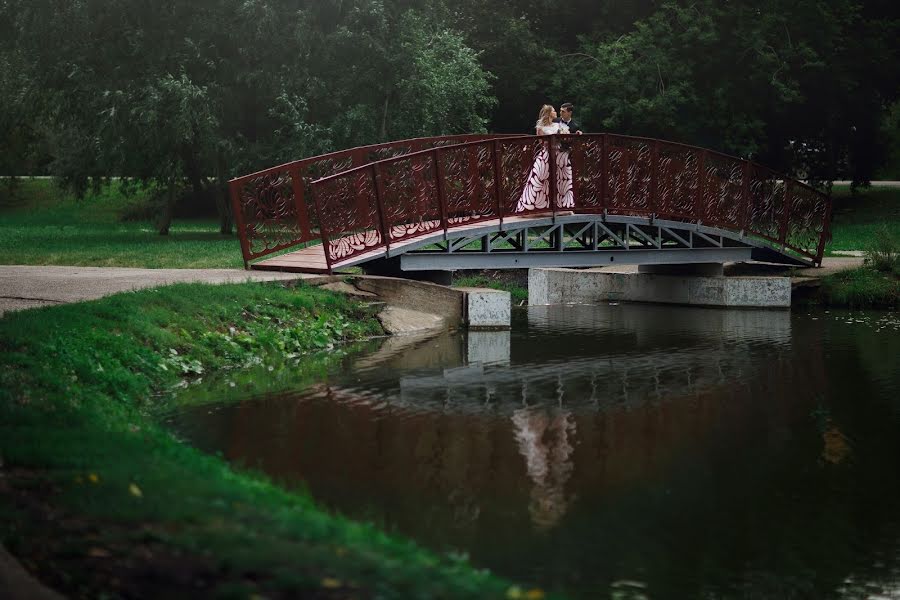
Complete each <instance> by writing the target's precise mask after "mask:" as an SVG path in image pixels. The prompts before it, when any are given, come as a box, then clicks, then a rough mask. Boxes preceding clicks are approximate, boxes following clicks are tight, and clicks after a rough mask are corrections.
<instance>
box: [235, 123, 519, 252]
mask: <svg viewBox="0 0 900 600" xmlns="http://www.w3.org/2000/svg"><path fill="white" fill-rule="evenodd" d="M497 137H502V136H498V135H497V134H493V135H483V134H467V135H450V136H441V137H433V138H419V139H413V140H402V141H397V142H389V143H386V144H375V145H372V146H363V147H360V148H351V149H348V150H341V151H339V152H332V153H330V154H324V155H321V156H314V157H310V158H305V159H302V160H298V161H294V162H291V163H287V164H284V165H279V166H277V167H272V168H270V169H265V170H263V171H259V172H257V173H252V174H250V175H244V176H242V177H237V178H235V179H233V180H231V182H230V186H231V201H232V208H233V210H234V218H235V225H236V226H237V230H238V236H239V237H240V240H241V249H242V251H243V254H244V262H245V264H248V263H249V262H250V261H251V260H253V259H256V258H260V257H263V256H266V255H268V254H272V253H273V252H278V251H280V250H283V249H285V248H289V247H291V246H296V245H300V244H304V243H307V242H312V241H316V240H319V239H320V237H321V235H320V232H319V216H318V214H317V213H316V210H315V207H314V205H313V203H312V202H310V201H308V199H307V193H308V191H309V184H310V183H311V182H312V181H314V180H316V179H321V178H323V177H329V176H331V175H335V174H337V173H343V172H345V171H347V170H349V169H351V168H354V167H359V166H363V165H367V164H370V163H372V162H375V161H380V160H385V159H389V158H393V157H396V156H402V155H406V154H411V153H414V152H420V151H422V150H427V149H429V148H435V147H439V146H445V145H455V144H459V143H462V142H470V141H475V140H485V139H495V138H497Z"/></svg>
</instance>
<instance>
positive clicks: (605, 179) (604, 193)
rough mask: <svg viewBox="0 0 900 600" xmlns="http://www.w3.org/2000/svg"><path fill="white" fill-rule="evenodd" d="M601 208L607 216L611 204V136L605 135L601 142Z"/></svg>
mask: <svg viewBox="0 0 900 600" xmlns="http://www.w3.org/2000/svg"><path fill="white" fill-rule="evenodd" d="M600 179H601V180H600V207H601V208H602V209H603V215H604V216H606V207H607V205H608V203H609V134H607V133H604V134H603V138H602V139H601V141H600Z"/></svg>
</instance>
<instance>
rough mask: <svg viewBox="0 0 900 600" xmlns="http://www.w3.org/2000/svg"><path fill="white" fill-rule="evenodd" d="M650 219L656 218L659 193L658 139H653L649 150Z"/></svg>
mask: <svg viewBox="0 0 900 600" xmlns="http://www.w3.org/2000/svg"><path fill="white" fill-rule="evenodd" d="M650 152H651V153H650V219H651V220H652V219H654V218H656V202H657V198H658V194H659V140H653V149H652V150H651V151H650Z"/></svg>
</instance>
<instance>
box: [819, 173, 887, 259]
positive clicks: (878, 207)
mask: <svg viewBox="0 0 900 600" xmlns="http://www.w3.org/2000/svg"><path fill="white" fill-rule="evenodd" d="M833 198H834V202H833V205H832V213H833V214H832V216H833V220H832V238H831V241H830V242H829V243H828V245H827V246H826V248H825V250H826V252H833V251H835V250H865V249H866V247H867V246H868V245H869V244H870V243H871V242H872V240H873V238H874V236H875V233H876V232H877V231H878V230H879V229H886V230H887V232H888V234H889V235H891V236H893V237H894V239H900V188H888V187H881V188H879V187H871V188H868V189H861V190H860V191H859V192H858V193H857V194H856V195H853V194H851V192H850V187H849V186H841V187H837V186H836V187H835V188H834V191H833Z"/></svg>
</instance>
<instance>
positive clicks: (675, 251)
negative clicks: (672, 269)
mask: <svg viewBox="0 0 900 600" xmlns="http://www.w3.org/2000/svg"><path fill="white" fill-rule="evenodd" d="M752 254H753V248H751V247H749V246H744V247H728V248H690V249H688V248H670V249H665V250H660V249H640V250H638V249H632V250H577V251H571V250H570V251H566V252H552V251H550V252H534V251H531V252H508V251H507V252H453V253H445V252H411V253H409V254H403V255H401V256H400V268H401V269H402V270H404V271H437V270H455V269H527V268H532V267H608V266H610V265H623V264H624V265H648V264H654V265H658V264H695V263H726V262H741V261H747V260H751V258H752Z"/></svg>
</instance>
